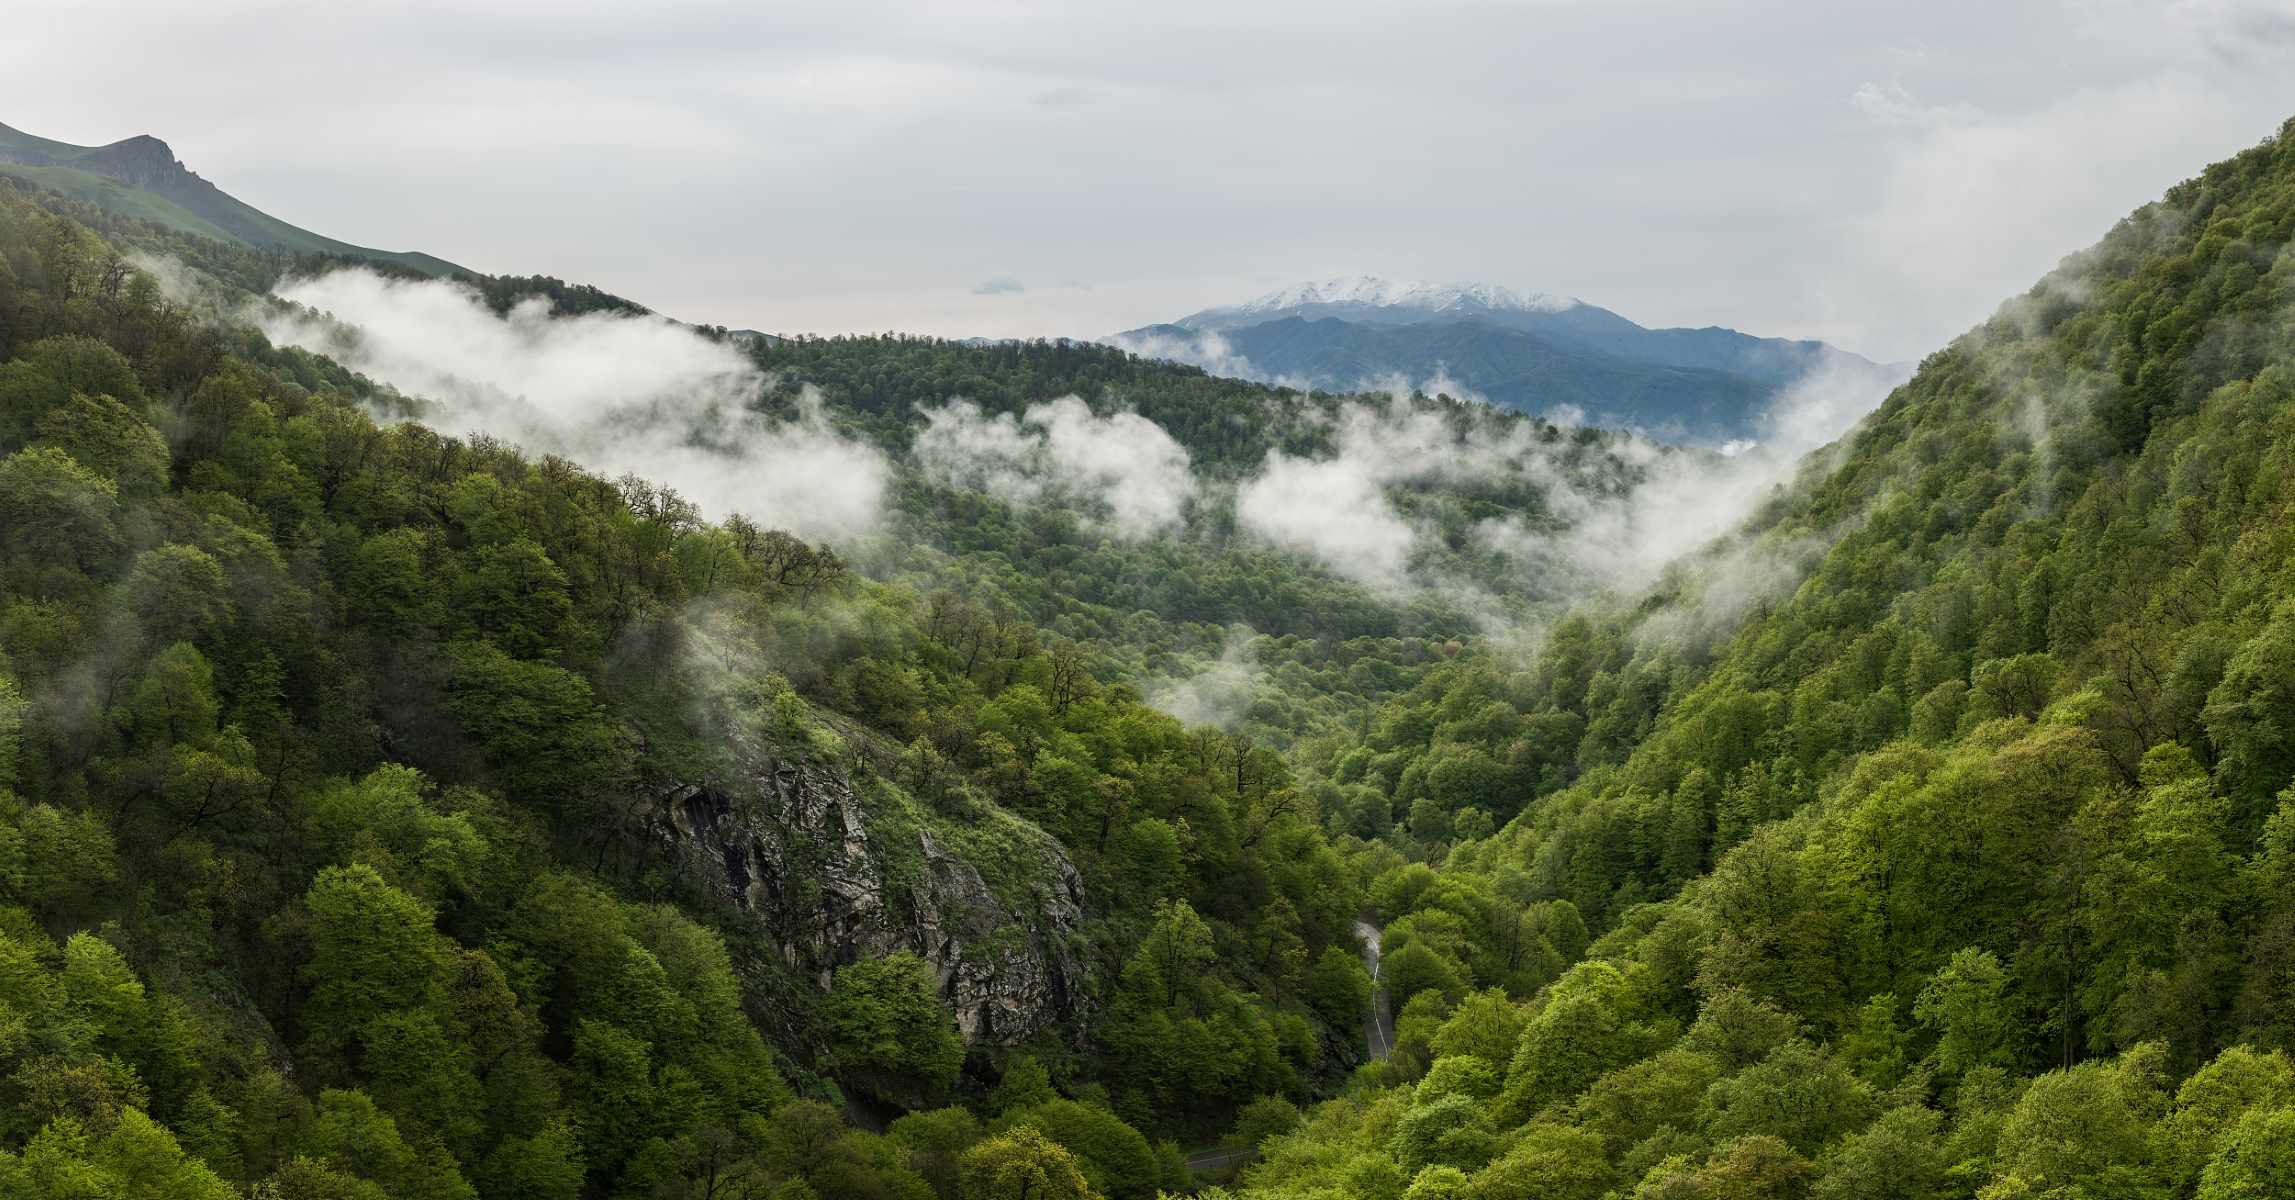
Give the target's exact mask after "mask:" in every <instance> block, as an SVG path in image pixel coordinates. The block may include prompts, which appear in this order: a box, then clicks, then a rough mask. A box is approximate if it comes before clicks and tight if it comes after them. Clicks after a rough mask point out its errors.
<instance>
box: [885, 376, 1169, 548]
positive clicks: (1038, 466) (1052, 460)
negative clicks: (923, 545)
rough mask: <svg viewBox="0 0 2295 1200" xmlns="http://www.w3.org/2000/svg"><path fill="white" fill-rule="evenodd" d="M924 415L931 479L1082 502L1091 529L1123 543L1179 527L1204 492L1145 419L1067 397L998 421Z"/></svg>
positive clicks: (924, 459)
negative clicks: (1192, 502) (1097, 408)
mask: <svg viewBox="0 0 2295 1200" xmlns="http://www.w3.org/2000/svg"><path fill="white" fill-rule="evenodd" d="M924 418H925V427H924V428H923V429H922V430H921V431H919V432H918V433H917V437H916V446H915V453H916V460H917V465H918V466H920V467H922V468H923V469H924V470H925V472H926V473H927V474H928V475H930V476H932V477H933V478H935V479H938V480H940V481H941V482H943V483H947V484H951V485H958V486H967V487H976V488H980V489H982V490H985V491H988V492H990V493H992V494H994V495H997V496H999V497H1002V498H1003V499H1004V500H1006V501H1008V502H1010V503H1013V504H1035V503H1038V502H1041V501H1045V500H1065V501H1072V502H1074V501H1080V502H1081V503H1082V504H1083V505H1084V506H1086V507H1087V508H1089V509H1090V510H1092V515H1090V516H1089V517H1088V519H1089V520H1090V521H1091V522H1092V523H1094V524H1096V525H1098V526H1099V527H1101V528H1103V529H1105V530H1106V531H1107V532H1109V533H1111V534H1113V535H1115V536H1117V537H1122V538H1131V539H1138V538H1144V537H1149V536H1152V535H1154V534H1156V533H1158V532H1160V531H1162V530H1164V529H1168V528H1170V527H1172V526H1174V525H1177V524H1178V523H1179V522H1180V520H1181V518H1182V516H1183V515H1184V513H1185V511H1186V507H1187V502H1188V500H1189V499H1190V498H1192V497H1193V496H1194V495H1195V492H1196V481H1195V475H1194V472H1193V469H1192V465H1191V463H1190V460H1189V458H1188V453H1187V449H1186V448H1185V447H1183V446H1181V445H1180V444H1179V443H1178V441H1176V440H1174V439H1173V438H1172V436H1171V435H1170V434H1169V433H1166V432H1164V429H1163V427H1162V426H1160V425H1158V424H1156V423H1155V422H1153V421H1151V420H1148V419H1147V418H1146V417H1143V416H1141V415H1139V414H1138V413H1136V412H1112V413H1109V414H1107V415H1106V416H1100V415H1097V414H1095V413H1093V412H1092V409H1091V406H1090V405H1088V404H1086V403H1084V401H1083V400H1082V398H1080V397H1077V396H1062V397H1060V398H1059V399H1057V400H1052V401H1049V402H1047V403H1043V404H1036V405H1031V406H1029V408H1028V410H1027V411H1026V412H1025V413H1022V414H1020V415H1018V416H1015V415H1013V414H1011V413H1000V414H998V415H996V416H994V417H989V416H987V415H985V414H983V413H982V412H981V410H980V406H979V405H977V404H974V403H972V402H971V401H969V400H963V399H957V400H951V401H950V402H949V403H947V404H945V405H943V406H941V407H940V408H937V409H927V410H925V413H924ZM1101 512H1104V513H1105V516H1104V517H1102V516H1100V515H1099V513H1101Z"/></svg>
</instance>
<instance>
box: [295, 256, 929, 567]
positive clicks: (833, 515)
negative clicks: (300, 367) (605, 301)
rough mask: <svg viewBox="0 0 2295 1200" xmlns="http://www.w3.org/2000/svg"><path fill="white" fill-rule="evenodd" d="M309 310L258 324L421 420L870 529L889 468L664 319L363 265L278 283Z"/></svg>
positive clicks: (747, 507)
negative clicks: (408, 404) (507, 305)
mask: <svg viewBox="0 0 2295 1200" xmlns="http://www.w3.org/2000/svg"><path fill="white" fill-rule="evenodd" d="M274 291H275V294H276V295H277V296H279V298H281V299H284V300H288V301H291V302H292V303H293V304H294V305H296V306H300V308H288V307H281V306H266V307H264V308H262V309H261V310H259V311H256V312H253V313H250V314H249V316H250V319H252V320H253V321H254V322H255V323H256V324H257V325H259V326H260V327H261V328H262V330H263V332H264V334H265V335H266V336H268V337H269V338H270V339H271V340H272V341H274V342H277V343H279V344H282V345H291V346H300V347H302V348H304V349H307V350H311V351H314V352H317V353H322V354H326V355H328V356H329V357H331V358H334V359H335V360H336V361H338V362H341V363H342V364H343V365H345V366H347V367H349V368H351V369H352V370H355V371H358V372H360V373H362V374H365V375H367V376H368V377H370V378H373V379H375V380H378V381H380V382H383V383H387V384H389V385H391V386H392V387H394V388H397V389H398V390H400V391H402V392H405V393H407V394H409V395H411V396H415V397H418V398H420V399H421V400H423V401H425V402H426V403H425V404H424V406H423V412H422V414H421V416H422V420H423V421H424V422H425V423H426V424H428V425H431V426H432V427H434V428H437V429H439V430H440V431H442V432H445V433H450V434H455V435H458V436H470V435H478V434H483V435H486V436H490V437H495V438H499V439H501V440H503V441H505V442H509V443H512V444H514V445H517V446H519V447H520V448H522V449H524V450H526V451H527V452H529V453H533V454H556V455H561V456H563V457H565V458H568V459H571V460H573V461H575V462H578V463H580V464H582V465H583V466H585V467H587V468H589V469H591V470H593V471H597V472H599V473H601V474H605V475H608V476H618V475H622V474H634V475H638V476H641V477H644V478H645V479H648V480H650V481H653V482H655V483H659V484H663V485H665V486H668V487H672V488H675V489H676V490H677V491H678V492H679V493H681V494H683V495H685V496H686V497H688V498H689V499H691V500H693V501H694V502H695V503H696V504H698V505H700V506H701V508H702V510H703V511H704V512H705V513H706V514H707V515H709V516H711V517H713V518H722V517H725V516H727V515H729V514H731V513H735V512H739V513H742V514H744V515H746V516H748V517H750V518H752V519H754V520H756V521H759V522H761V523H763V524H766V525H769V526H776V527H779V528H784V529H788V530H790V531H791V532H793V533H796V534H799V535H800V536H803V537H807V538H818V539H831V540H846V539H853V538H858V537H861V536H864V535H866V534H868V533H871V532H873V531H874V530H875V529H876V528H877V527H878V523H879V520H880V517H881V516H882V512H883V507H884V502H885V492H886V485H887V483H888V481H889V479H890V478H891V468H890V466H889V464H888V463H886V461H885V459H884V457H883V456H882V455H881V454H879V453H878V452H877V450H876V449H875V448H874V447H871V446H869V445H867V444H865V443H862V442H859V441H855V440H853V439H851V438H847V437H845V436H843V435H842V434H840V433H839V432H838V431H837V430H836V429H834V428H833V427H832V426H831V425H830V423H829V420H828V417H827V415H826V414H825V412H824V411H823V407H822V404H821V400H820V397H819V396H818V395H817V394H815V393H812V392H811V391H810V390H808V391H806V392H805V393H803V394H802V395H801V396H800V398H799V402H798V415H797V416H796V417H795V418H794V419H792V420H779V419H775V418H772V417H768V416H764V415H761V414H759V413H757V412H755V411H753V410H752V408H751V407H750V405H751V402H752V401H753V400H755V399H756V398H757V397H758V396H759V395H760V393H761V391H762V388H763V383H764V380H763V378H762V377H761V376H760V375H759V373H758V372H757V370H756V368H755V367H754V366H753V365H752V364H751V363H750V362H749V360H748V359H747V358H745V357H744V356H743V355H742V354H741V352H740V350H739V349H738V348H737V347H735V346H733V345H731V344H728V343H725V342H720V341H715V340H712V339H710V338H707V337H704V336H702V335H701V334H699V333H696V332H695V331H693V330H692V329H689V328H687V327H685V326H682V325H679V324H677V323H676V322H674V321H670V320H668V319H666V318H663V317H659V316H653V315H650V314H648V315H642V316H632V315H626V314H620V313H603V312H598V313H584V314H580V315H576V316H552V315H551V311H550V304H549V301H548V300H546V299H543V298H540V297H536V298H532V299H528V300H525V301H522V302H521V303H519V304H517V305H515V306H513V307H512V308H511V309H510V310H509V311H508V312H506V313H501V314H496V313H495V312H494V311H493V310H491V309H490V308H488V307H487V305H486V303H485V301H484V299H483V298H481V297H480V296H479V294H478V293H477V292H476V291H475V290H473V289H471V288H469V287H467V286H465V285H462V284H459V283H453V282H448V281H443V280H403V279H392V278H386V277H384V276H381V275H378V274H376V273H375V272H373V271H368V270H364V269H347V270H338V271H330V272H328V273H326V274H324V275H317V276H309V277H300V278H292V279H288V280H285V281H283V282H281V283H280V284H279V285H278V287H277V288H276V289H274Z"/></svg>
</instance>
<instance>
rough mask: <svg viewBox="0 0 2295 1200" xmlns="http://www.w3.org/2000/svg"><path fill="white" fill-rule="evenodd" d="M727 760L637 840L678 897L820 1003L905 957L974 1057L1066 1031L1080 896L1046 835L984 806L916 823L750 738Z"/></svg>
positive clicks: (899, 801) (902, 804)
mask: <svg viewBox="0 0 2295 1200" xmlns="http://www.w3.org/2000/svg"><path fill="white" fill-rule="evenodd" d="M724 751H725V753H724V763H725V765H724V766H723V767H721V768H720V769H719V770H718V771H715V772H712V773H711V776H710V777H709V778H707V779H703V780H698V781H694V782H689V783H685V784H682V785H680V786H678V787H676V788H675V789H673V790H672V791H670V792H669V793H668V794H666V795H663V796H661V797H660V798H659V799H658V800H657V801H655V802H654V804H653V806H652V808H651V810H650V811H649V812H648V813H647V814H646V828H647V832H648V834H649V836H650V837H651V839H653V841H654V844H655V845H657V846H658V847H660V848H661V849H663V850H665V851H666V852H667V854H668V855H669V856H670V858H671V859H672V860H673V861H674V862H675V863H676V864H677V867H678V869H679V871H680V873H681V874H682V875H684V876H685V878H686V881H687V882H688V883H690V884H692V885H694V886H695V887H697V888H698V889H700V890H701V891H703V892H705V893H707V894H710V895H712V896H714V897H716V898H718V899H720V900H722V901H723V902H724V903H726V904H728V905H730V906H732V907H733V908H735V909H738V910H739V911H741V912H743V913H746V914H750V915H752V916H754V917H755V918H757V920H758V923H759V926H760V927H761V929H762V930H763V932H764V934H765V936H767V937H769V938H771V939H772V941H773V943H774V944H773V946H772V947H771V950H772V952H773V953H775V954H777V955H778V956H779V957H780V958H781V959H782V960H783V961H785V962H787V963H788V964H789V965H790V966H791V967H793V968H795V969H797V970H798V971H800V972H804V973H807V974H809V975H812V976H814V977H816V978H817V981H818V982H819V984H820V985H821V986H822V987H824V988H825V987H827V986H828V984H829V981H830V977H831V975H832V973H833V972H834V970H835V968H837V967H838V966H841V965H843V964H845V963H850V962H853V961H856V960H858V959H861V958H865V957H874V956H880V955H886V954H891V953H893V952H895V951H898V950H903V949H905V950H911V951H914V952H915V953H916V954H918V955H920V956H921V957H923V958H924V959H925V960H926V961H927V962H929V963H931V964H932V966H933V968H934V970H936V971H937V972H938V973H939V976H940V981H941V988H942V993H943V995H945V996H946V997H947V999H948V1002H949V1005H950V1007H951V1008H952V1009H954V1011H955V1013H956V1021H957V1027H958V1029H959V1030H960V1031H961V1032H962V1034H963V1036H964V1040H965V1041H966V1043H967V1044H972V1045H1012V1044H1016V1043H1018V1042H1020V1041H1022V1040H1025V1039H1026V1038H1027V1037H1029V1036H1030V1035H1031V1034H1034V1033H1036V1032H1037V1031H1039V1030H1041V1029H1044V1028H1046V1027H1048V1026H1052V1025H1056V1024H1060V1023H1063V1022H1066V1021H1068V1020H1070V1019H1071V1018H1073V1017H1074V1016H1076V1015H1077V1007H1078V1003H1079V989H1078V987H1077V984H1078V982H1079V979H1078V966H1077V962H1076V958H1075V954H1074V952H1073V951H1072V949H1071V948H1070V941H1071V938H1072V936H1073V935H1074V934H1075V933H1076V930H1077V926H1078V925H1079V923H1080V922H1081V920H1082V916H1083V907H1082V906H1083V900H1084V895H1083V880H1082V878H1081V877H1080V876H1079V875H1078V874H1077V872H1076V868H1075V866H1074V865H1073V864H1072V863H1070V862H1069V861H1068V857H1067V855H1066V854H1065V853H1064V852H1063V851H1062V850H1061V848H1060V846H1059V844H1058V843H1057V842H1056V841H1054V840H1053V839H1052V838H1051V837H1050V836H1049V835H1046V834H1045V833H1043V832H1042V831H1041V830H1038V829H1036V828H1035V827H1034V826H1032V825H1029V824H1028V823H1026V822H1025V821H1021V820H1020V819H1018V818H1016V817H1012V816H1011V815H1009V814H1006V813H1003V812H1001V811H1000V810H996V809H994V808H992V807H988V806H983V809H984V811H981V812H978V813H975V814H972V819H971V820H969V821H965V822H958V821H954V820H951V819H947V818H942V817H937V816H927V815H924V814H922V813H921V812H920V811H919V809H918V806H917V805H916V804H915V802H914V801H912V800H911V799H910V798H909V797H907V796H906V795H904V794H901V793H900V792H899V791H898V790H897V789H895V788H893V787H892V786H891V785H889V784H885V783H883V782H881V781H878V780H874V779H866V778H864V780H863V781H862V782H860V783H858V784H856V781H855V778H854V774H853V772H852V771H850V770H849V769H847V768H846V767H843V766H840V765H835V764H832V763H830V762H826V761H823V760H821V759H820V758H818V757H814V756H811V755H793V754H790V753H786V752H784V750H783V749H782V748H778V747H775V746H773V745H771V744H769V743H768V741H767V740H766V739H764V738H763V737H761V736H757V735H753V734H735V735H733V736H732V737H731V738H730V739H729V744H727V745H726V746H725V747H724ZM966 843H968V844H966Z"/></svg>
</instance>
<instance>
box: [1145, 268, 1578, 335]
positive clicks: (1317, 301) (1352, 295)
mask: <svg viewBox="0 0 2295 1200" xmlns="http://www.w3.org/2000/svg"><path fill="white" fill-rule="evenodd" d="M1579 307H1583V304H1582V302H1581V301H1578V300H1573V299H1570V298H1569V297H1566V296H1550V295H1547V294H1545V293H1543V292H1517V291H1515V290H1513V289H1512V288H1506V287H1500V286H1498V285H1496V284H1489V283H1419V282H1413V281H1408V280H1396V279H1383V278H1381V277H1379V276H1377V275H1342V276H1337V277H1334V278H1331V279H1321V280H1314V281H1311V282H1307V283H1295V284H1292V285H1291V286H1290V287H1286V288H1278V289H1276V290H1275V291H1272V292H1269V293H1267V294H1266V295H1264V296H1260V297H1258V298H1257V299H1254V300H1248V301H1245V302H1244V303H1242V304H1233V305H1226V306H1222V307H1219V308H1207V309H1205V310H1203V311H1202V312H1199V313H1196V314H1194V315H1193V316H1188V317H1182V318H1180V320H1178V321H1177V322H1175V324H1179V325H1185V326H1188V327H1190V328H1200V329H1212V328H1220V327H1224V326H1232V325H1250V324H1256V323H1258V322H1260V321H1266V320H1273V319H1275V318H1278V317H1284V316H1337V317H1346V316H1356V317H1361V316H1363V315H1366V312H1365V310H1396V312H1399V313H1408V314H1413V315H1423V316H1427V317H1441V316H1451V317H1461V316H1469V315H1475V314H1484V313H1558V312H1566V311H1568V310H1570V309H1572V308H1579Z"/></svg>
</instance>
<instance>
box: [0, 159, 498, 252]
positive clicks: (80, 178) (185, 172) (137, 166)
mask: <svg viewBox="0 0 2295 1200" xmlns="http://www.w3.org/2000/svg"><path fill="white" fill-rule="evenodd" d="M0 174H9V175H15V176H17V177H19V178H23V179H29V180H31V181H32V182H35V183H38V184H40V185H42V186H44V187H47V188H51V189H53V190H55V191H59V192H62V193H64V194H65V195H67V196H71V197H73V198H74V199H78V200H85V201H87V202H88V203H91V204H94V205H96V206H98V207H100V208H103V209H105V210H106V211H109V212H114V213H118V214H120V215H122V216H127V217H133V218H136V219H138V220H144V221H151V222H154V223H156V224H160V225H165V226H167V227H169V228H171V229H175V230H179V231H181V232H184V233H191V234H197V235H199V236H201V237H212V238H216V239H218V240H221V241H229V242H237V243H238V244H240V245H243V246H252V247H255V248H257V249H261V250H276V251H280V252H283V253H287V254H323V255H333V256H339V257H344V258H356V259H366V260H369V261H372V262H379V263H389V264H391V265H394V266H399V267H405V268H409V269H412V270H415V271H420V272H422V273H423V274H425V275H453V274H467V273H468V272H466V271H465V270H464V269H463V268H461V267H458V266H456V265H454V264H453V263H450V262H447V261H446V260H444V259H441V258H434V257H432V256H431V255H428V254H422V253H419V252H417V251H411V250H400V251H393V250H370V249H368V248H366V247H364V246H354V245H352V244H350V243H349V242H340V241H336V240H335V239H333V238H330V237H324V236H321V235H319V234H316V233H312V232H311V231H309V230H307V229H301V228H298V227H296V226H294V225H290V224H288V223H287V222H285V221H282V220H280V219H278V218H277V217H274V216H271V215H270V214H268V213H265V212H262V211H260V210H258V209H256V208H254V207H253V206H251V205H249V204H246V203H244V202H242V201H240V200H238V199H236V198H234V197H233V196H231V195H230V194H229V193H227V192H225V191H223V190H222V189H221V188H218V187H216V186H215V185H214V184H212V183H209V182H208V181H207V180H205V179H202V178H200V177H199V176H198V175H197V174H195V173H193V172H192V171H191V170H190V169H189V168H187V167H185V166H184V165H183V164H182V162H180V161H178V160H177V159H176V157H175V152H174V151H173V150H171V149H169V148H168V145H167V143H166V142H163V141H161V140H159V139H158V138H155V137H151V136H148V135H138V136H136V137H131V138H125V139H122V140H120V141H117V142H113V143H110V144H109V145H104V146H73V145H69V144H67V143H64V142H57V141H51V140H49V139H47V138H43V137H37V136H34V135H32V134H29V133H24V132H22V131H20V130H16V129H11V128H9V127H8V126H6V125H0Z"/></svg>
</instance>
